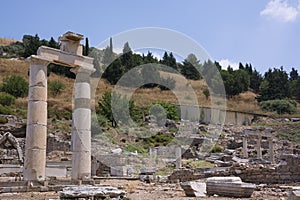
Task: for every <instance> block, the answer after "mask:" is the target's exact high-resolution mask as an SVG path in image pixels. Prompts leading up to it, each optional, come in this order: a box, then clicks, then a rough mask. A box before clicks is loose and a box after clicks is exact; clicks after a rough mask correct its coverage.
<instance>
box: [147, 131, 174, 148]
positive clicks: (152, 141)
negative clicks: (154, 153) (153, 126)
mask: <svg viewBox="0 0 300 200" xmlns="http://www.w3.org/2000/svg"><path fill="white" fill-rule="evenodd" d="M173 139H174V137H173V136H171V135H170V134H167V133H162V132H158V133H157V134H156V135H153V136H151V137H148V138H144V139H143V140H144V142H145V144H146V147H145V148H147V149H148V148H149V147H158V146H167V145H168V144H169V143H171V141H172V140H173Z"/></svg>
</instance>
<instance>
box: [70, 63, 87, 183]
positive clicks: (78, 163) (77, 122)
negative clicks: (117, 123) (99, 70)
mask: <svg viewBox="0 0 300 200" xmlns="http://www.w3.org/2000/svg"><path fill="white" fill-rule="evenodd" d="M91 72H92V71H91V70H89V69H86V68H83V67H81V68H79V70H78V72H77V76H76V82H75V95H74V110H73V116H72V117H73V119H72V120H73V127H72V136H71V137H72V152H73V154H72V179H73V180H84V179H89V178H90V177H91V89H90V74H91Z"/></svg>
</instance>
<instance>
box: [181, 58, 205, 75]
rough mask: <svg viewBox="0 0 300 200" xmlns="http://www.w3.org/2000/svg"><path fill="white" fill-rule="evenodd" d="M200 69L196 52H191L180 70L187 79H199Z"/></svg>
mask: <svg viewBox="0 0 300 200" xmlns="http://www.w3.org/2000/svg"><path fill="white" fill-rule="evenodd" d="M199 69H200V64H199V60H198V59H197V57H196V56H195V55H194V54H189V55H188V57H187V58H186V59H184V61H183V63H182V66H181V70H180V72H181V74H182V75H184V76H185V77H186V78H187V79H193V80H199V79H200V78H201V76H200V73H199V71H198V70H199Z"/></svg>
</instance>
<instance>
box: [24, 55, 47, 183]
mask: <svg viewBox="0 0 300 200" xmlns="http://www.w3.org/2000/svg"><path fill="white" fill-rule="evenodd" d="M47 65H48V62H46V61H44V60H41V59H39V58H37V57H33V56H32V57H31V58H30V76H29V95H28V112H27V128H26V144H25V161H24V171H23V175H24V180H44V179H45V167H46V142H47Z"/></svg>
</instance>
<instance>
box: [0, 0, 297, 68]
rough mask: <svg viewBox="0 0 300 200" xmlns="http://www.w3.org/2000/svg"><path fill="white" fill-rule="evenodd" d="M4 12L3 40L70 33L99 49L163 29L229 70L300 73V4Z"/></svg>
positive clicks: (158, 1)
mask: <svg viewBox="0 0 300 200" xmlns="http://www.w3.org/2000/svg"><path fill="white" fill-rule="evenodd" d="M1 8H2V9H1V12H0V17H1V21H2V27H1V29H0V37H6V38H13V39H21V38H22V36H23V35H24V34H31V35H34V34H35V33H38V34H39V36H40V38H46V39H49V38H50V37H51V36H53V37H54V38H55V39H57V37H58V36H59V35H61V34H62V33H64V32H66V31H69V30H71V31H74V32H78V33H81V34H84V35H85V36H87V37H88V38H89V41H90V45H92V46H97V45H98V44H99V43H101V42H102V41H103V40H106V39H107V38H109V37H110V36H112V35H116V34H118V33H120V32H122V31H126V30H129V29H133V28H142V27H162V28H168V29H173V30H176V31H179V32H181V33H183V34H186V35H188V36H189V37H191V38H193V39H194V40H195V41H197V42H198V43H199V44H201V45H202V46H203V47H204V48H205V49H206V51H207V52H208V53H209V54H210V56H211V57H212V58H213V59H214V60H217V61H221V63H222V64H223V65H224V66H226V65H227V64H231V65H233V66H235V65H236V64H237V63H238V62H242V63H245V62H248V63H251V64H252V65H253V67H255V68H256V69H257V70H259V71H260V72H262V73H263V72H265V71H266V70H268V68H273V67H280V66H284V68H285V69H286V70H287V71H289V70H290V69H291V68H292V67H294V68H296V69H298V70H300V39H299V36H300V0H243V1H241V0H229V1H226V0H190V1H183V0H182V1H178V0H172V1H171V0H152V1H138V0H127V1H121V0H120V1H115V0H110V1H109V0H107V1H100V0H86V1H83V0H81V1H80V0H72V1H67V0H44V1H36V0H27V1H18V0H6V1H1Z"/></svg>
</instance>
